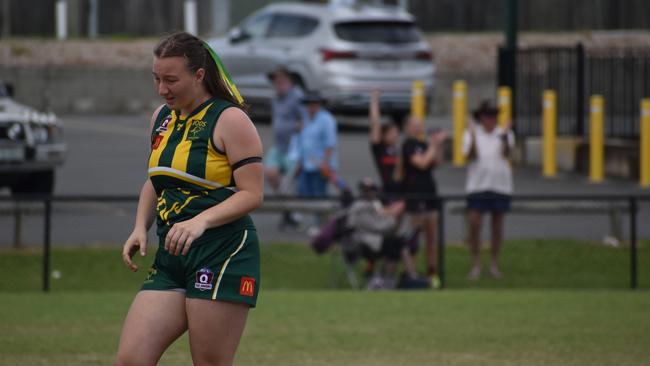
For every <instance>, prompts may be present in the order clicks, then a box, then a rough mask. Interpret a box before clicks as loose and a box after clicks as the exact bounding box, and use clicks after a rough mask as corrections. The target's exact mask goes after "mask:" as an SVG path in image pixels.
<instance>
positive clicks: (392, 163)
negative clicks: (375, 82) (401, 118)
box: [369, 89, 401, 201]
mask: <svg viewBox="0 0 650 366" xmlns="http://www.w3.org/2000/svg"><path fill="white" fill-rule="evenodd" d="M380 96H381V91H380V90H377V89H375V90H373V91H372V94H371V96H370V110H369V117H370V152H371V153H372V157H373V160H374V161H375V165H376V167H377V171H378V172H379V177H380V179H381V188H382V193H383V198H384V199H385V200H387V201H394V200H396V196H398V195H399V194H400V193H401V184H400V183H399V182H398V181H397V178H399V177H397V176H396V169H395V167H397V166H399V151H398V146H397V141H398V140H399V127H398V126H397V125H396V124H395V123H387V124H384V125H382V124H381V113H380V110H379V98H380Z"/></svg>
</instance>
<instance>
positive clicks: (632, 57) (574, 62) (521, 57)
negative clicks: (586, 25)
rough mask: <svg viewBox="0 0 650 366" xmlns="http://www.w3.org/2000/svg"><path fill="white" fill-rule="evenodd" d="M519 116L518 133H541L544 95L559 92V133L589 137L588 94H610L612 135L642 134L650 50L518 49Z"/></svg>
mask: <svg viewBox="0 0 650 366" xmlns="http://www.w3.org/2000/svg"><path fill="white" fill-rule="evenodd" d="M505 52H507V51H505V50H504V49H500V50H499V60H498V65H499V70H498V82H499V85H503V80H504V77H505V74H506V73H505V70H504V68H505V67H507V65H505V60H506V57H504V56H505ZM515 78H516V79H515V88H514V90H513V95H514V101H513V102H514V111H513V112H514V115H515V117H516V119H515V128H516V131H517V134H519V135H522V136H538V135H540V134H541V116H542V94H543V93H544V90H545V89H553V90H555V91H556V92H557V113H558V126H557V131H558V134H559V135H565V136H566V135H572V136H585V135H586V134H587V133H588V132H589V131H588V123H587V119H588V115H589V96H591V95H595V94H599V95H602V96H603V97H604V98H605V115H606V117H605V118H606V119H605V134H606V137H608V138H624V139H636V138H638V136H639V103H640V101H641V99H642V98H647V97H650V49H602V50H599V49H594V50H591V49H589V50H585V48H584V47H583V46H582V44H578V45H576V46H575V47H534V48H525V49H519V50H518V51H517V70H516V76H515Z"/></svg>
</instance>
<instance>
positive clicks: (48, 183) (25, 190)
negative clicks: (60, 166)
mask: <svg viewBox="0 0 650 366" xmlns="http://www.w3.org/2000/svg"><path fill="white" fill-rule="evenodd" d="M53 192H54V171H53V170H46V171H41V172H35V173H30V174H29V175H27V176H26V177H25V179H23V180H21V181H20V182H18V183H17V184H14V185H12V186H11V193H12V194H14V195H17V194H52V193H53Z"/></svg>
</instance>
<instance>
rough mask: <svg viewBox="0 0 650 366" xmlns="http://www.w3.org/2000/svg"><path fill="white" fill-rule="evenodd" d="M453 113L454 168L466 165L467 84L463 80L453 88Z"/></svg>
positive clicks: (457, 82)
mask: <svg viewBox="0 0 650 366" xmlns="http://www.w3.org/2000/svg"><path fill="white" fill-rule="evenodd" d="M453 96H454V98H453V104H454V105H453V113H454V153H453V155H454V156H453V161H454V166H464V165H465V154H463V134H464V133H465V121H466V120H467V84H466V83H465V81H463V80H456V81H455V82H454V87H453Z"/></svg>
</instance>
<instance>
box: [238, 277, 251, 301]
mask: <svg viewBox="0 0 650 366" xmlns="http://www.w3.org/2000/svg"><path fill="white" fill-rule="evenodd" d="M239 294H240V295H242V296H250V297H253V296H254V295H255V279H254V278H253V277H242V278H241V281H240V283H239Z"/></svg>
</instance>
